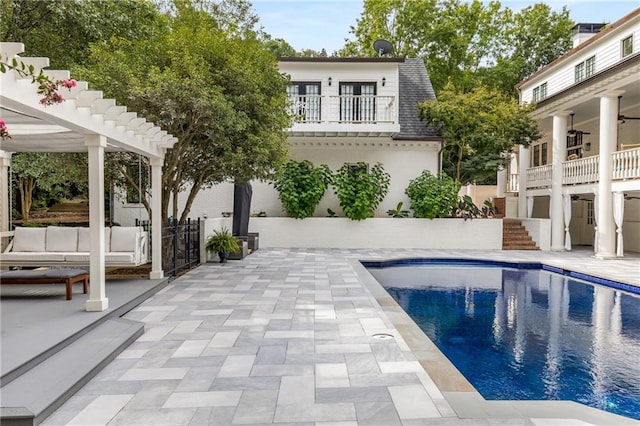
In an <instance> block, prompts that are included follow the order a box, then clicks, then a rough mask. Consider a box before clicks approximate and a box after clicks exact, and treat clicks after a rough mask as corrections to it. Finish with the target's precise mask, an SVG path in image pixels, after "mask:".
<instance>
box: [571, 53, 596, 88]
mask: <svg viewBox="0 0 640 426" xmlns="http://www.w3.org/2000/svg"><path fill="white" fill-rule="evenodd" d="M595 72H596V57H595V56H592V57H590V58H589V59H587V60H586V61H584V62H580V63H579V64H578V65H576V68H575V82H576V83H577V82H579V81H582V80H584V79H585V78H589V77H591V76H592V75H593V74H594V73H595Z"/></svg>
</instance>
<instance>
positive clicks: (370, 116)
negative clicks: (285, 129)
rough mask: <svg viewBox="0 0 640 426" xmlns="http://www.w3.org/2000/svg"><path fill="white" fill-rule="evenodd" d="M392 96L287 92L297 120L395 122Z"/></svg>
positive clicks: (304, 121) (395, 115)
mask: <svg viewBox="0 0 640 426" xmlns="http://www.w3.org/2000/svg"><path fill="white" fill-rule="evenodd" d="M395 99H396V98H395V96H371V95H341V96H328V97H327V96H322V95H290V96H289V110H290V113H291V115H292V116H293V117H294V119H295V121H296V122H297V123H348V124H353V123H374V124H375V123H391V124H394V123H396V122H397V121H398V113H397V110H396V101H395Z"/></svg>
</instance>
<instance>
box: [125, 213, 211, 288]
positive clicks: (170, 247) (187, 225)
mask: <svg viewBox="0 0 640 426" xmlns="http://www.w3.org/2000/svg"><path fill="white" fill-rule="evenodd" d="M136 226H142V228H143V229H144V230H145V231H148V232H149V236H150V237H149V247H150V248H151V223H150V221H148V220H143V221H139V220H136ZM149 252H150V253H151V250H150V251H149ZM199 264H200V218H198V219H197V220H191V219H187V221H186V222H184V223H180V222H179V221H178V220H176V219H172V220H169V222H168V223H166V224H164V225H163V226H162V269H163V270H164V273H165V275H168V276H174V277H175V276H178V275H181V274H183V273H185V272H187V271H188V270H190V269H193V268H195V267H196V266H198V265H199Z"/></svg>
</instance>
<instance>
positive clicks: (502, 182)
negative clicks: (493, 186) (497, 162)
mask: <svg viewBox="0 0 640 426" xmlns="http://www.w3.org/2000/svg"><path fill="white" fill-rule="evenodd" d="M496 178H497V181H498V187H497V193H496V196H497V197H498V198H502V197H504V195H505V193H506V192H507V169H505V168H504V167H500V168H499V169H498V175H497V177H496Z"/></svg>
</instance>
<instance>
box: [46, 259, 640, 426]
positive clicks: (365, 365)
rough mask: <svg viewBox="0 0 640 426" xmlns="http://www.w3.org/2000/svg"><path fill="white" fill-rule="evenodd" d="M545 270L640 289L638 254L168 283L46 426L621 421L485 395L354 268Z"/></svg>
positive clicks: (326, 263) (231, 271) (200, 275)
mask: <svg viewBox="0 0 640 426" xmlns="http://www.w3.org/2000/svg"><path fill="white" fill-rule="evenodd" d="M415 257H432V258H433V257H438V258H473V259H488V260H495V261H511V262H532V261H534V262H542V263H545V264H548V265H551V266H554V267H558V268H563V269H567V270H572V271H577V272H581V273H585V274H588V275H594V276H598V277H600V278H604V279H608V280H615V281H620V282H623V283H627V284H632V285H635V286H639V287H640V257H638V256H637V255H635V256H634V255H630V256H627V257H625V258H624V259H616V260H599V259H595V258H593V256H592V253H591V252H589V251H586V250H576V251H572V252H539V251H536V252H528V251H463V250H455V251H454V250H446V251H441V250H411V249H407V250H343V249H261V250H258V251H257V252H255V253H253V254H252V255H250V256H248V257H247V258H245V259H244V260H241V261H230V262H229V263H228V264H217V263H208V264H204V265H201V266H199V267H198V268H196V269H195V270H193V271H191V272H189V273H188V274H186V275H184V276H182V277H180V278H178V279H176V280H174V281H172V282H171V283H170V284H169V285H168V286H167V287H165V288H164V289H163V290H161V291H160V292H158V293H157V294H155V295H154V296H152V297H151V298H149V299H148V300H146V301H145V302H144V303H142V304H141V305H139V306H138V307H137V308H135V309H134V310H132V311H130V312H129V313H128V314H126V315H125V316H124V318H127V319H130V320H135V321H141V322H144V323H145V333H144V334H143V335H142V336H141V337H139V338H138V340H137V341H135V342H134V343H133V344H131V345H130V346H129V347H128V348H127V349H126V350H125V351H124V352H122V353H121V354H120V355H119V356H118V357H117V358H116V359H115V360H113V361H112V362H111V363H110V364H109V365H107V366H106V368H104V370H102V371H101V372H100V373H98V374H97V375H96V376H95V377H94V378H93V379H92V380H91V381H89V382H88V383H87V384H86V385H85V386H84V387H82V388H81V389H80V390H79V391H78V392H77V393H76V394H75V395H74V396H72V397H71V398H70V399H69V400H68V401H67V402H66V403H65V404H63V405H62V406H61V407H60V408H59V409H58V410H56V411H55V412H54V413H53V414H52V415H51V416H49V417H48V418H47V419H45V421H44V423H42V424H45V425H62V424H75V425H107V424H108V425H169V424H171V425H231V424H252V425H258V424H288V425H318V426H320V425H323V426H327V425H336V426H338V425H340V426H352V425H384V426H392V425H405V426H411V425H423V424H428V425H458V424H461V425H567V424H571V425H588V424H601V425H615V424H619V425H623V424H635V425H637V424H639V422H638V421H634V420H631V419H627V418H624V417H619V416H614V415H611V414H608V413H604V412H602V411H599V410H595V409H592V408H589V407H585V406H583V405H580V404H577V403H573V402H564V401H485V400H484V399H483V398H482V397H481V396H480V395H479V394H478V393H477V392H475V391H474V389H473V388H472V387H471V386H470V385H469V383H468V382H467V381H466V380H465V379H464V378H463V377H462V376H461V375H460V374H459V373H458V372H457V370H455V368H453V367H452V366H451V364H450V363H449V362H448V360H447V359H446V358H445V357H444V356H443V355H442V354H441V353H440V352H439V351H438V350H437V348H435V346H434V345H433V344H432V343H431V342H430V341H429V340H428V339H427V338H426V336H425V335H424V334H423V333H422V332H421V331H420V330H419V329H418V328H417V326H415V324H414V323H413V321H411V320H410V319H409V318H408V316H407V315H406V314H405V313H404V312H403V311H402V310H401V309H400V308H399V307H398V305H397V304H396V303H395V301H393V299H392V298H391V297H390V296H388V294H387V293H386V292H385V291H384V290H383V289H382V287H381V286H380V285H379V284H378V283H377V282H376V281H375V280H374V279H373V277H372V276H371V275H370V274H369V273H368V272H367V271H366V269H365V268H364V267H363V266H362V265H361V264H360V263H359V262H358V260H387V259H399V258H415Z"/></svg>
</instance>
